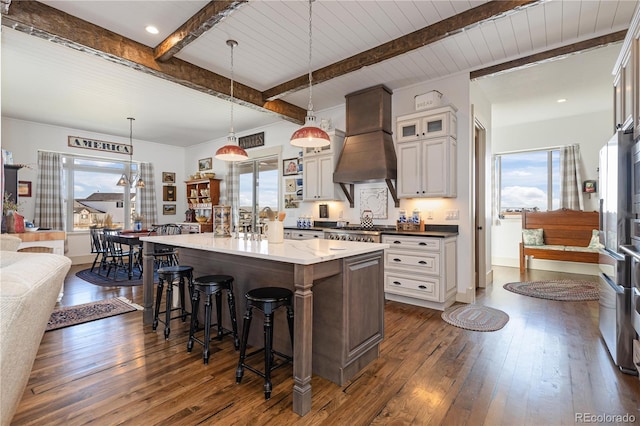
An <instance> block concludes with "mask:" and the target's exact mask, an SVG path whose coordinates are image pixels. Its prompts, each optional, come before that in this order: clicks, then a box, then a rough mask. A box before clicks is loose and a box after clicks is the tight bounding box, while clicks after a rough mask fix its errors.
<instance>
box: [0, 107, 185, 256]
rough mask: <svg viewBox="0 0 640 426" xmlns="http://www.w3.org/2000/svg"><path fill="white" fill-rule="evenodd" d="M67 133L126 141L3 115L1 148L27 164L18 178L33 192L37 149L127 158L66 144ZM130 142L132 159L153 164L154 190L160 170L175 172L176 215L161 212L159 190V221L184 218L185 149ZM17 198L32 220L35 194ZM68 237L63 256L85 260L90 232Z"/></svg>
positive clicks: (159, 192) (73, 233) (120, 140)
mask: <svg viewBox="0 0 640 426" xmlns="http://www.w3.org/2000/svg"><path fill="white" fill-rule="evenodd" d="M68 136H81V137H85V138H89V139H97V140H102V141H110V142H118V143H126V144H128V143H129V138H126V137H119V136H113V135H105V134H101V133H93V132H86V131H84V130H78V129H72V128H67V127H58V126H51V125H47V124H40V123H33V122H29V121H22V120H16V119H11V118H6V117H3V118H2V148H3V149H6V150H9V151H11V152H12V153H13V160H14V163H16V164H26V165H27V166H28V167H27V168H23V169H20V171H19V172H18V179H19V180H27V181H31V182H32V188H33V191H32V192H35V190H36V186H35V182H36V177H37V170H36V165H37V162H38V152H37V151H38V150H39V149H43V150H49V151H56V152H65V153H69V154H78V155H91V156H96V157H103V158H115V159H118V160H128V158H127V156H124V155H122V154H112V153H109V152H104V151H92V150H88V149H79V148H73V147H69V146H68V145H67V138H68ZM133 145H134V150H133V152H134V153H133V160H134V161H146V162H150V163H152V164H153V166H154V173H155V175H154V177H155V185H156V189H157V188H161V187H162V172H163V171H165V172H175V173H176V185H177V189H178V203H177V205H178V209H177V215H176V216H163V215H162V204H163V203H162V192H161V190H159V191H157V195H156V197H157V198H156V204H157V208H158V221H159V222H160V223H167V222H175V221H177V220H178V219H179V220H184V214H183V212H184V211H185V210H186V201H183V200H182V198H184V197H182V196H181V194H184V185H180V182H183V181H184V180H185V178H186V176H185V171H184V156H185V155H184V148H180V147H176V146H171V145H163V144H158V143H154V142H148V141H142V140H137V139H134V140H133ZM34 195H35V194H34ZM20 201H21V203H22V204H21V209H20V210H21V212H22V213H23V214H24V216H25V218H26V219H27V220H32V219H33V217H34V213H35V197H31V198H27V197H22V198H20ZM67 239H68V251H67V253H66V255H67V256H68V257H70V258H72V260H73V261H74V263H82V262H86V261H87V259H88V257H87V254H88V253H89V252H90V246H89V233H88V232H87V231H76V232H69V233H68V234H67Z"/></svg>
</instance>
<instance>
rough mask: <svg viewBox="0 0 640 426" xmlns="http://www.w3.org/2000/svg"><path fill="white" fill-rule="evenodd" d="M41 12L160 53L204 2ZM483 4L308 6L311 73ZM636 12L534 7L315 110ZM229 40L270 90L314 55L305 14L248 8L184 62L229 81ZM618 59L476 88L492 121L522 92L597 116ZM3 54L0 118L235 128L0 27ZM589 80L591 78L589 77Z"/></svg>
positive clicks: (371, 69)
mask: <svg viewBox="0 0 640 426" xmlns="http://www.w3.org/2000/svg"><path fill="white" fill-rule="evenodd" d="M14 1H15V0H14ZM43 3H46V4H48V5H50V6H52V7H55V8H57V9H60V10H63V11H65V12H67V13H69V14H71V15H74V16H77V17H80V18H82V19H84V20H87V21H89V22H92V23H94V24H96V25H99V26H102V27H104V28H106V29H109V30H111V31H114V32H116V33H118V34H121V35H123V36H125V37H127V38H130V39H132V40H135V41H138V42H140V43H143V44H145V45H147V46H152V47H153V46H156V45H157V44H158V43H160V42H161V41H162V40H163V39H164V38H165V37H167V36H168V35H169V34H171V33H172V32H173V31H174V30H175V29H176V28H178V27H179V26H180V25H181V24H182V23H183V22H185V21H186V20H187V19H188V18H189V17H190V16H192V15H194V14H195V13H196V12H197V11H198V10H199V9H201V8H202V7H203V6H204V5H206V4H207V3H208V2H207V1H117V2H115V1H99V0H97V1H82V0H76V1H63V0H56V1H44V2H43ZM483 3H485V2H484V1H466V0H453V1H444V0H443V1H335V0H317V1H315V2H314V3H313V51H312V52H313V61H312V62H313V64H312V66H313V68H314V69H318V68H321V67H324V66H327V65H330V64H333V63H335V62H338V61H340V60H343V59H345V58H348V57H350V56H352V55H355V54H357V53H359V52H361V51H363V50H366V49H369V48H372V47H375V46H378V45H380V44H383V43H385V42H388V41H391V40H393V39H396V38H398V37H401V36H404V35H407V34H409V33H411V32H413V31H416V30H418V29H420V28H423V27H426V26H428V25H431V24H434V23H436V22H438V21H440V20H442V19H446V18H448V17H451V16H453V15H456V14H459V13H461V12H464V11H465V10H468V9H470V8H472V7H476V6H478V5H481V4H483ZM637 4H638V2H637V1H635V0H620V1H617V0H602V1H595V0H584V1H577V0H565V1H560V0H551V1H546V2H541V3H536V4H535V5H533V6H531V7H528V8H524V9H522V10H518V11H515V12H513V13H509V14H506V15H505V16H503V17H500V18H499V19H493V20H490V21H488V22H485V23H483V24H481V25H477V26H474V27H471V28H468V29H466V30H465V31H461V32H459V33H456V34H453V35H451V36H449V37H446V38H444V39H442V40H440V41H438V42H436V43H433V44H429V45H426V46H424V47H422V48H419V49H416V50H413V51H411V52H409V53H405V54H403V55H400V56H398V57H395V58H393V59H389V60H386V61H384V62H381V63H379V64H376V65H372V66H367V67H365V68H362V69H360V70H358V71H355V72H352V73H349V74H347V75H344V76H341V77H338V78H334V79H332V80H330V81H328V82H324V83H321V84H317V85H314V88H313V104H314V109H315V110H316V111H319V110H323V109H326V108H331V107H334V106H337V105H341V104H343V103H344V95H345V94H347V93H351V92H353V91H356V90H359V89H362V88H366V87H369V86H374V85H377V84H381V83H382V84H385V85H387V86H388V87H389V88H391V89H392V90H395V89H398V88H401V87H405V86H408V85H411V84H415V83H417V82H420V81H426V80H431V79H435V78H439V77H443V76H446V75H450V74H454V73H459V72H467V71H470V70H475V69H481V68H484V67H486V66H490V65H494V64H499V63H502V62H506V61H509V60H513V59H516V58H519V57H523V56H528V55H531V54H534V53H538V52H542V51H545V50H549V49H553V48H557V47H560V46H564V45H568V44H572V43H576V42H579V41H583V40H587V39H590V38H593V37H597V36H601V35H605V34H609V33H612V32H615V31H620V30H624V29H626V28H627V27H628V25H629V22H630V20H631V17H632V15H633V12H634V10H635V8H636V7H637ZM148 24H153V25H155V26H157V27H158V28H159V29H160V34H158V35H157V36H152V35H150V34H148V33H147V32H146V31H145V30H144V27H145V26H146V25H148ZM229 38H233V39H235V40H237V41H238V42H239V45H238V47H237V48H236V49H235V50H234V77H235V80H236V81H238V82H239V83H242V84H245V85H248V86H251V87H253V88H255V89H258V90H261V91H263V90H265V89H268V88H271V87H273V86H276V85H278V84H280V83H283V82H286V81H288V80H291V79H293V78H295V77H298V76H301V75H305V74H306V73H307V72H308V55H309V50H308V3H307V2H304V1H259V0H256V1H251V2H249V3H247V4H245V5H244V6H242V7H240V8H239V10H237V11H235V12H234V13H232V14H230V15H229V16H227V17H226V18H225V19H223V20H222V22H221V23H219V24H218V25H216V26H214V27H213V28H212V29H210V30H209V31H207V32H206V33H205V34H204V35H202V36H200V37H199V38H198V39H197V40H196V41H195V42H193V43H191V44H190V45H188V46H187V47H186V48H184V49H183V50H182V51H180V52H179V53H178V54H177V55H176V56H177V57H178V58H179V59H182V60H185V61H187V62H190V63H192V64H195V65H197V66H199V67H202V68H205V69H208V70H210V71H213V72H215V73H217V74H220V75H223V76H226V77H230V70H229V63H230V51H229V47H228V46H227V45H226V40H227V39H229ZM617 49H619V47H617V46H616V47H612V48H610V49H597V50H595V51H593V52H589V53H583V54H580V55H575V56H572V57H570V58H568V59H566V60H563V61H558V62H553V63H550V64H548V65H545V66H535V67H531V68H528V69H526V70H524V71H521V72H518V73H508V74H504V75H502V76H499V77H491V78H484V79H482V80H480V83H479V84H480V85H481V87H482V89H483V91H485V93H486V94H487V96H488V97H489V98H490V99H491V100H492V101H493V102H495V104H494V113H495V114H498V116H500V115H501V114H502V113H501V112H500V111H501V110H508V111H517V109H516V108H515V105H516V104H515V103H514V102H518V103H522V102H521V100H522V99H525V94H527V93H528V94H527V97H529V98H530V97H531V96H530V95H532V94H533V95H535V94H537V95H538V97H540V98H541V100H540V102H541V105H542V108H538V103H537V102H533V101H530V102H528V103H529V107H531V106H533V105H535V106H536V108H535V111H542V112H545V111H546V113H547V114H548V113H551V112H552V111H550V107H548V106H547V105H545V104H544V103H543V102H545V101H543V100H542V98H544V96H543V95H544V93H545V92H546V91H547V90H548V94H547V95H545V96H547V97H553V98H555V97H556V96H557V95H558V93H559V90H560V89H563V90H566V93H567V94H566V95H564V94H563V95H562V96H563V97H565V98H567V99H569V102H567V103H566V104H564V105H573V106H579V107H581V108H585V107H589V108H593V106H592V105H591V100H593V99H602V100H599V101H597V102H600V103H602V102H609V103H610V99H611V98H610V96H611V92H610V86H609V91H608V92H607V93H606V94H603V91H602V89H598V90H599V91H598V92H597V93H592V94H588V93H587V92H588V89H589V88H596V87H598V88H599V87H600V86H601V83H597V84H595V83H593V81H592V80H591V78H598V81H599V82H602V81H608V84H609V85H610V84H611V80H612V77H611V74H610V73H611V69H612V68H613V64H614V62H615V56H616V55H617V51H616V50H617ZM1 52H2V115H3V116H6V117H14V118H19V119H24V120H29V121H37V122H43V123H50V124H54V125H61V126H66V127H73V128H77V129H81V130H86V131H92V132H99V133H105V134H113V135H121V136H128V130H129V126H128V124H129V123H128V121H127V120H126V117H128V116H134V117H135V118H136V121H135V124H134V135H135V138H136V139H144V140H149V141H155V142H159V143H166V144H172V145H178V146H190V145H194V144H198V143H202V142H205V141H209V140H212V139H218V138H222V137H224V136H226V134H227V132H228V130H229V115H230V107H229V105H230V104H229V103H228V102H225V101H224V100H221V99H219V98H217V97H215V96H210V95H207V94H203V93H201V92H197V91H195V90H193V89H189V88H186V87H184V86H181V85H178V84H176V83H172V82H168V81H166V80H162V79H160V78H157V77H154V76H151V75H148V74H144V73H141V72H137V71H134V70H132V69H130V68H127V67H125V66H123V65H120V64H116V63H112V62H108V61H106V60H104V59H102V58H99V57H96V56H92V55H91V54H88V53H85V52H81V51H78V50H74V49H71V48H69V47H66V46H63V45H59V44H56V43H51V42H49V41H46V40H43V39H40V38H37V37H33V36H30V35H26V34H23V33H19V32H17V31H14V30H12V29H9V28H8V27H4V26H3V27H2V51H1ZM600 55H602V56H600ZM568 65H572V66H577V67H578V70H575V69H574V70H573V71H570V72H571V73H572V74H571V75H572V76H573V77H572V78H569V79H568V80H566V81H560V80H561V79H559V78H558V75H560V74H559V73H560V70H559V69H558V68H557V67H562V68H564V67H566V66H568ZM547 67H552V68H551V70H550V71H548V72H550V73H551V76H552V77H549V75H548V74H545V72H547V71H545V70H546V69H547ZM554 67H556V68H554ZM562 72H563V73H565V72H566V71H564V70H563V71H562ZM592 72H593V73H594V74H595V76H590V74H591V73H592ZM518 75H520V76H523V77H518ZM576 76H579V77H580V78H575V77H576ZM520 78H523V79H524V83H522V81H523V80H520ZM533 82H539V83H540V84H533ZM550 82H551V83H558V84H560V86H559V87H558V86H553V87H552V86H550V85H548V83H550ZM578 82H582V85H581V86H578V87H577V88H575V89H573V90H574V91H573V93H572V92H570V91H569V86H570V84H571V83H578ZM543 83H544V84H543ZM548 86H549V89H547V88H546V87H548ZM585 86H586V87H585ZM531 92H533V93H531ZM578 94H582V96H584V98H579V97H578ZM308 96H309V95H308V90H307V89H304V90H300V91H298V92H295V93H291V94H288V95H286V96H284V97H283V100H285V101H287V102H289V103H292V104H294V105H296V106H298V107H301V108H303V109H306V107H307V103H308ZM573 99H575V100H576V101H575V102H574V101H573ZM536 113H541V112H532V111H527V113H526V115H527V116H530V117H531V116H533V115H534V114H536ZM520 117H524V114H520ZM510 119H511V120H516V119H518V118H517V117H512V118H510ZM520 119H521V118H520ZM234 120H235V128H236V132H238V133H242V132H243V131H248V130H251V129H254V128H256V127H260V126H264V125H266V124H268V123H272V122H276V121H279V120H280V119H279V118H275V117H274V116H273V115H271V114H269V113H265V112H259V111H256V110H253V109H250V108H246V107H243V106H241V105H236V106H235V107H234ZM505 120H507V118H505Z"/></svg>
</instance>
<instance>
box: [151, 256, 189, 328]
mask: <svg viewBox="0 0 640 426" xmlns="http://www.w3.org/2000/svg"><path fill="white" fill-rule="evenodd" d="M157 273H158V290H157V293H156V308H155V313H154V316H153V330H155V329H156V328H157V327H158V322H162V323H164V338H165V339H168V338H169V333H170V332H171V329H170V327H169V323H170V322H171V320H172V319H176V318H181V319H182V321H183V322H184V321H186V319H187V315H188V314H189V315H190V314H191V313H190V312H187V310H186V308H185V307H186V305H185V297H184V281H185V279H186V280H188V285H189V296H191V295H192V294H193V267H191V266H185V265H178V266H165V267H164V268H160V269H158V271H157ZM176 280H178V291H179V292H180V306H179V307H177V308H172V307H171V303H172V302H173V286H174V282H175V281H176ZM165 281H166V282H167V296H166V308H165V310H164V311H162V312H161V311H160V302H161V300H162V289H163V287H164V283H165ZM178 310H179V311H180V315H178V316H175V317H171V312H173V311H178ZM192 311H193V309H192ZM160 314H165V319H164V321H163V320H161V319H160Z"/></svg>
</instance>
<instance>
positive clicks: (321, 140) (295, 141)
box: [290, 0, 331, 148]
mask: <svg viewBox="0 0 640 426" xmlns="http://www.w3.org/2000/svg"><path fill="white" fill-rule="evenodd" d="M312 2H313V0H309V106H308V108H307V116H306V117H305V119H304V127H301V128H300V129H298V130H296V131H295V132H294V133H293V135H291V141H290V143H291V145H293V146H299V147H303V148H320V147H323V146H327V145H329V144H331V139H329V135H328V134H327V132H325V131H324V130H322V129H321V128H319V127H318V126H316V117H315V116H314V115H313V102H312V101H311V96H312V91H313V89H312V84H311V79H312V76H311V51H312V50H311V47H312V46H311V40H312V37H311V29H312V23H311V3H312Z"/></svg>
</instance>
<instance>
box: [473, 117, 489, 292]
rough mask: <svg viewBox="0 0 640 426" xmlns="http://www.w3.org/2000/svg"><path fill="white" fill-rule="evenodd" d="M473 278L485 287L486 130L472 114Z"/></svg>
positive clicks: (480, 285)
mask: <svg viewBox="0 0 640 426" xmlns="http://www.w3.org/2000/svg"><path fill="white" fill-rule="evenodd" d="M473 122H474V126H473V147H474V153H473V157H474V161H473V165H474V167H473V168H474V171H473V174H474V176H473V182H474V191H473V194H474V196H473V198H474V227H475V228H474V229H475V232H474V234H475V235H474V253H475V256H474V268H475V269H474V276H475V288H476V289H479V288H485V287H486V286H487V249H486V247H487V246H486V243H487V240H486V236H487V229H486V228H487V225H486V194H487V192H486V188H487V186H486V142H487V141H486V136H487V131H486V128H485V127H484V126H483V125H482V123H481V122H480V121H479V120H478V117H476V116H475V114H474V120H473Z"/></svg>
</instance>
